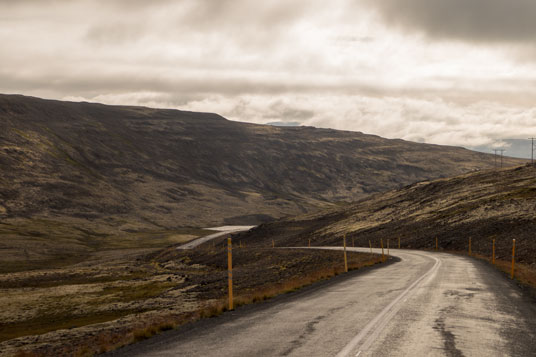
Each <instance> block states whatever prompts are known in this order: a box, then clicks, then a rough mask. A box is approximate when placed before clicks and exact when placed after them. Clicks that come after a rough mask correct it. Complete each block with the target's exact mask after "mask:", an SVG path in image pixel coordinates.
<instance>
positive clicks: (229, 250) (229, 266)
mask: <svg viewBox="0 0 536 357" xmlns="http://www.w3.org/2000/svg"><path fill="white" fill-rule="evenodd" d="M227 277H228V278H227V281H228V283H229V310H232V309H233V244H232V242H231V238H227Z"/></svg>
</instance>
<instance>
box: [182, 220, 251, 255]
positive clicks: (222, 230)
mask: <svg viewBox="0 0 536 357" xmlns="http://www.w3.org/2000/svg"><path fill="white" fill-rule="evenodd" d="M255 227H256V226H222V227H213V228H205V229H208V230H212V231H217V232H218V233H214V234H209V235H208V236H204V237H201V238H197V239H194V240H193V241H191V242H188V243H185V244H183V245H181V246H178V247H177V249H193V248H195V247H197V246H198V245H201V244H203V243H205V242H208V241H210V240H212V239H214V238H218V237H221V236H223V235H226V234H231V233H237V232H243V231H248V230H250V229H251V228H255Z"/></svg>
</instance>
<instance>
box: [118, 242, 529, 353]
mask: <svg viewBox="0 0 536 357" xmlns="http://www.w3.org/2000/svg"><path fill="white" fill-rule="evenodd" d="M350 250H353V249H352V248H350ZM355 250H358V251H368V249H360V248H355ZM391 254H392V255H393V256H396V257H398V258H400V261H399V262H396V263H394V264H390V265H387V266H384V267H381V268H378V269H371V270H368V271H363V272H359V271H358V272H350V273H349V274H346V275H344V276H339V277H337V278H335V279H333V280H332V281H328V282H324V283H320V284H318V285H315V286H313V287H309V288H305V289H303V290H302V291H299V292H297V293H293V294H287V295H283V296H280V297H278V298H275V299H273V300H272V301H268V302H266V303H263V304H257V305H255V306H246V307H244V308H241V309H238V310H237V311H234V312H230V313H225V314H223V315H221V316H219V317H217V318H212V319H205V320H202V321H199V322H197V323H194V324H191V325H188V326H183V327H181V328H180V329H178V330H176V331H170V332H169V333H165V334H163V335H160V336H157V337H155V338H153V339H150V340H147V341H144V342H142V343H139V344H137V345H132V346H128V347H127V348H125V349H123V350H119V351H117V352H115V353H113V355H117V356H341V357H342V356H352V357H362V356H455V357H458V356H486V357H487V356H536V307H535V304H534V301H533V300H531V299H529V298H527V297H526V296H525V295H523V294H521V292H520V290H519V289H518V288H517V286H516V285H515V284H514V283H512V282H511V281H510V280H508V279H506V278H505V277H503V275H502V274H500V273H499V272H497V271H496V270H495V269H493V268H491V267H489V266H487V265H486V264H484V263H482V262H480V261H477V260H474V259H470V258H468V257H463V256H457V255H450V254H445V253H433V252H423V251H410V250H391Z"/></svg>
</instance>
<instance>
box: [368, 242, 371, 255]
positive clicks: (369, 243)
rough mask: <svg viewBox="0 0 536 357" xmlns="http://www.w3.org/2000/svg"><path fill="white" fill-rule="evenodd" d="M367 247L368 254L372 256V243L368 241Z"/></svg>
mask: <svg viewBox="0 0 536 357" xmlns="http://www.w3.org/2000/svg"><path fill="white" fill-rule="evenodd" d="M368 245H369V247H370V254H372V243H371V242H370V240H369V241H368Z"/></svg>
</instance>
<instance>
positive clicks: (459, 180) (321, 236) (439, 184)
mask: <svg viewBox="0 0 536 357" xmlns="http://www.w3.org/2000/svg"><path fill="white" fill-rule="evenodd" d="M535 232H536V168H535V167H531V166H529V165H527V166H519V167H516V168H508V169H503V170H487V171H483V172H478V173H472V174H466V175H461V176H458V177H454V178H447V179H439V180H435V181H429V182H420V183H416V184H412V185H410V186H407V187H404V188H402V189H397V190H392V191H390V192H386V193H383V194H376V195H372V196H370V197H369V198H366V199H364V200H361V201H358V202H356V203H354V204H352V205H349V206H348V207H344V208H339V209H332V210H330V211H328V212H324V213H322V214H310V215H303V216H300V217H296V218H292V219H287V220H281V221H279V222H273V223H268V224H264V225H261V226H259V227H258V228H256V229H255V230H254V231H252V232H250V233H249V234H243V235H242V236H241V237H240V239H241V240H243V241H247V242H248V244H250V245H251V244H258V245H264V246H266V245H269V244H271V240H272V239H275V240H276V242H277V244H278V245H280V246H285V245H287V246H296V245H305V244H307V242H308V239H309V238H310V239H311V241H312V244H313V245H341V244H342V237H343V235H344V234H347V239H348V244H351V243H352V241H353V242H354V243H355V245H356V246H362V247H368V245H369V240H370V241H371V242H372V243H373V245H374V246H375V247H378V246H379V243H380V239H383V241H384V244H385V243H386V240H387V239H390V243H391V247H394V246H397V244H398V238H400V242H401V247H402V248H417V249H422V248H425V249H435V238H436V237H437V238H438V243H439V248H440V249H441V250H452V251H467V249H468V242H469V238H471V240H472V251H473V252H474V253H477V254H482V255H485V256H491V250H492V240H493V239H495V240H496V246H497V258H498V259H504V260H508V259H510V257H511V249H512V239H516V246H517V253H516V256H517V258H518V261H520V262H522V263H526V264H529V265H532V266H533V267H536V235H535Z"/></svg>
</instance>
